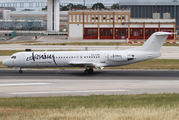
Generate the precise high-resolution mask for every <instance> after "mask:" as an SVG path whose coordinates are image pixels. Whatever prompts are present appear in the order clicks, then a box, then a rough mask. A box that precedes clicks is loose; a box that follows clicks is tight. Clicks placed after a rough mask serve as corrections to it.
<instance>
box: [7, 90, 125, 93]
mask: <svg viewBox="0 0 179 120" xmlns="http://www.w3.org/2000/svg"><path fill="white" fill-rule="evenodd" d="M125 91H126V92H127V91H129V90H84V91H49V92H17V93H8V94H52V93H75V92H77V93H85V92H86V93H87V92H125Z"/></svg>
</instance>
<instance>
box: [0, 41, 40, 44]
mask: <svg viewBox="0 0 179 120" xmlns="http://www.w3.org/2000/svg"><path fill="white" fill-rule="evenodd" d="M38 42H39V41H14V42H13V41H6V42H0V44H22V43H26V44H27V43H38Z"/></svg>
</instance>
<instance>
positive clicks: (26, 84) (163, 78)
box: [0, 69, 179, 97]
mask: <svg viewBox="0 0 179 120" xmlns="http://www.w3.org/2000/svg"><path fill="white" fill-rule="evenodd" d="M178 73H179V70H95V71H94V73H93V74H84V73H83V70H82V69H81V70H71V69H70V70H69V69H67V70H54V69H48V70H44V69H43V70H35V69H29V70H28V69H25V70H23V73H22V74H19V73H18V70H12V69H0V97H15V96H19V97H39V96H67V95H99V94H105V95H113V94H142V93H149V94H157V93H179V74H178Z"/></svg>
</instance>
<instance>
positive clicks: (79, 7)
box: [67, 3, 87, 9]
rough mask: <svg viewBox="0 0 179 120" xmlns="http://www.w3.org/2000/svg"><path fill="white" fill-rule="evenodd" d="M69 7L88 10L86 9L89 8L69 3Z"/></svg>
mask: <svg viewBox="0 0 179 120" xmlns="http://www.w3.org/2000/svg"><path fill="white" fill-rule="evenodd" d="M67 7H68V8H69V9H86V8H87V7H86V6H84V5H81V4H78V5H74V4H72V3H69V4H68V5H67Z"/></svg>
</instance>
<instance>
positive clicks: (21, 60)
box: [19, 53, 25, 66]
mask: <svg viewBox="0 0 179 120" xmlns="http://www.w3.org/2000/svg"><path fill="white" fill-rule="evenodd" d="M24 58H25V57H24V53H20V55H19V65H21V66H23V65H24V63H25V59H24Z"/></svg>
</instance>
